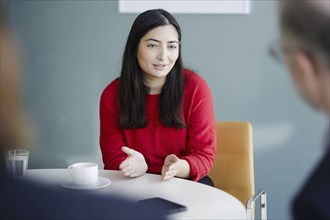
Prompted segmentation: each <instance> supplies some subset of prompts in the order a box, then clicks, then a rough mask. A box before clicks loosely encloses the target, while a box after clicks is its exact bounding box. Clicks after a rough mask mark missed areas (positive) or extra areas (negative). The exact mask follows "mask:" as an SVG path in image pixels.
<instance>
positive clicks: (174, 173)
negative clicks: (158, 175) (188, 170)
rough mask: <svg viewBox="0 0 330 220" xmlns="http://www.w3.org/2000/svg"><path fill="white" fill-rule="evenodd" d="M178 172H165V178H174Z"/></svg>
mask: <svg viewBox="0 0 330 220" xmlns="http://www.w3.org/2000/svg"><path fill="white" fill-rule="evenodd" d="M178 172H179V171H178V170H169V171H167V172H166V173H165V177H166V176H169V177H174V176H175V175H177V174H178Z"/></svg>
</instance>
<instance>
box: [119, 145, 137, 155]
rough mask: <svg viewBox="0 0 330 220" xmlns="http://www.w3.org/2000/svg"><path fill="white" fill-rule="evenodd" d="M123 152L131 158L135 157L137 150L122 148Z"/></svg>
mask: <svg viewBox="0 0 330 220" xmlns="http://www.w3.org/2000/svg"><path fill="white" fill-rule="evenodd" d="M121 150H122V151H123V152H124V153H126V154H127V156H129V157H131V156H134V154H135V152H136V151H135V150H133V149H131V148H129V147H122V148H121Z"/></svg>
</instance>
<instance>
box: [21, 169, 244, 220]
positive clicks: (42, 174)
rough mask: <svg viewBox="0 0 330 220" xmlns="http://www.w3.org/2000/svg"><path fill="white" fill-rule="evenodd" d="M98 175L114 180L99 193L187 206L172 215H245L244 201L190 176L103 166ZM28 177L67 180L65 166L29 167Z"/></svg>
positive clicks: (50, 182)
mask: <svg viewBox="0 0 330 220" xmlns="http://www.w3.org/2000/svg"><path fill="white" fill-rule="evenodd" d="M99 176H102V177H106V178H108V179H110V180H111V181H112V183H111V185H110V186H108V187H105V188H103V189H102V190H98V193H102V194H103V193H116V194H118V195H122V196H127V197H130V198H131V199H136V200H140V199H146V198H152V197H161V198H164V199H168V200H170V201H173V202H176V203H179V204H182V205H185V206H187V211H184V212H180V213H176V214H172V215H171V216H170V218H171V219H245V218H246V211H245V208H244V206H243V204H242V203H241V202H240V201H239V200H238V199H236V198H235V197H233V196H232V195H230V194H228V193H226V192H224V191H221V190H219V189H217V188H214V187H210V186H207V185H204V184H201V183H197V182H193V181H190V180H185V179H180V178H173V179H171V180H169V181H165V182H164V181H161V176H160V175H155V174H145V175H143V176H140V177H137V178H128V177H124V176H123V175H122V173H121V172H120V171H112V170H111V171H110V170H100V171H99ZM27 178H28V179H36V180H40V181H42V182H45V183H47V184H52V185H54V186H55V185H56V186H58V185H59V184H60V183H63V182H64V181H67V180H68V172H67V170H66V169H29V170H28V172H27Z"/></svg>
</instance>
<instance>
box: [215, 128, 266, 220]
mask: <svg viewBox="0 0 330 220" xmlns="http://www.w3.org/2000/svg"><path fill="white" fill-rule="evenodd" d="M209 176H210V177H211V179H212V180H213V182H214V185H215V187H217V188H219V189H221V190H223V191H225V192H227V193H229V194H231V195H233V196H235V197H236V198H237V199H239V200H240V201H241V202H242V203H243V204H244V206H245V207H247V219H253V216H254V213H253V205H254V202H255V200H257V199H258V198H260V202H261V205H260V209H261V218H262V219H267V207H266V192H265V190H260V191H258V193H257V194H255V189H254V164H253V136H252V126H251V124H250V123H249V122H217V152H216V157H215V162H214V165H213V167H212V169H211V171H210V173H209Z"/></svg>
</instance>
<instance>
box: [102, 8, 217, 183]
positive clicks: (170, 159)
mask: <svg viewBox="0 0 330 220" xmlns="http://www.w3.org/2000/svg"><path fill="white" fill-rule="evenodd" d="M100 130H101V131H100V146H101V151H102V157H103V162H104V168H105V169H112V170H118V169H119V170H121V171H122V172H123V174H124V175H125V176H130V177H137V176H141V175H143V174H144V173H146V172H148V173H156V174H161V175H162V176H163V180H168V179H170V178H172V177H174V176H176V177H181V178H186V179H191V180H194V181H198V180H200V179H202V178H203V177H205V178H207V179H205V178H204V180H206V182H208V181H209V180H210V179H208V177H207V176H206V175H207V174H208V172H209V170H210V169H211V167H212V165H213V162H214V157H215V149H216V143H215V136H216V132H215V119H214V111H213V103H212V96H211V92H210V89H209V87H208V85H207V84H206V82H205V81H204V80H203V79H202V78H201V77H200V76H198V75H197V74H195V73H194V72H192V71H190V70H188V69H184V68H183V64H182V58H181V29H180V26H179V24H178V23H177V21H176V20H175V18H174V17H173V16H172V15H171V14H169V13H168V12H167V11H164V10H162V9H156V10H149V11H146V12H144V13H142V14H140V15H139V16H138V17H137V18H136V20H135V21H134V24H133V26H132V28H131V31H130V34H129V36H128V39H127V43H126V47H125V51H124V55H123V62H122V69H121V75H120V77H119V78H118V79H116V80H114V81H113V82H111V83H110V84H109V85H108V86H107V87H106V88H105V90H104V91H103V93H102V96H101V101H100ZM208 184H212V181H210V182H209V183H208Z"/></svg>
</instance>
